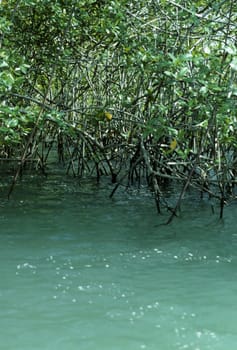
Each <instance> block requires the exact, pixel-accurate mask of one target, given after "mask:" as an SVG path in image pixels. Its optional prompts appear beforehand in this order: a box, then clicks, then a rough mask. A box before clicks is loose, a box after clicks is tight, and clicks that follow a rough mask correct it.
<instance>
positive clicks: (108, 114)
mask: <svg viewBox="0 0 237 350" xmlns="http://www.w3.org/2000/svg"><path fill="white" fill-rule="evenodd" d="M105 118H106V119H107V120H108V121H110V120H111V119H112V118H113V116H112V114H111V113H109V112H105Z"/></svg>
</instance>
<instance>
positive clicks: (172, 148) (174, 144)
mask: <svg viewBox="0 0 237 350" xmlns="http://www.w3.org/2000/svg"><path fill="white" fill-rule="evenodd" d="M176 146H177V140H175V139H173V140H172V141H171V142H170V149H171V151H173V150H174V149H175V148H176Z"/></svg>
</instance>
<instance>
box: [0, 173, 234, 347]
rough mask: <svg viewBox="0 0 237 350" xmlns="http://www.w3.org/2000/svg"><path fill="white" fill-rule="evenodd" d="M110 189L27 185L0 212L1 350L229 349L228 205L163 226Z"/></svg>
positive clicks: (200, 207) (142, 202)
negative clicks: (217, 211) (216, 213)
mask: <svg viewBox="0 0 237 350" xmlns="http://www.w3.org/2000/svg"><path fill="white" fill-rule="evenodd" d="M108 187H109V185H103V184H102V185H100V186H98V185H97V184H95V183H93V182H91V183H84V184H82V185H78V184H76V183H75V182H72V181H71V182H67V183H66V182H63V183H61V182H60V181H59V180H57V179H56V180H54V181H53V180H44V181H42V182H41V183H40V184H39V183H38V184H35V183H34V181H32V182H31V183H30V182H28V183H27V182H26V183H25V186H24V184H23V186H22V187H21V189H20V188H19V189H17V190H16V192H15V193H14V200H11V201H10V202H9V203H6V205H5V206H3V207H2V212H1V217H0V221H1V228H0V232H1V234H0V239H1V245H0V259H1V264H0V273H1V288H0V306H1V318H0V327H1V336H0V340H1V346H2V348H3V349H9V350H10V349H11V350H13V349H14V350H15V349H18V350H21V349H22V350H23V349H24V350H38V349H50V350H54V349H55V350H56V349H59V350H63V349H67V350H76V349H81V350H87V349H88V350H94V349H101V350H102V349H103V350H106V349H110V350H111V349H113V350H121V349H123V350H134V349H151V350H153V349H154V350H156V349H162V350H170V349H191V350H206V349H211V350H215V349H218V350H226V349H228V350H235V349H236V344H237V331H236V311H235V304H236V301H237V284H236V277H237V269H236V263H237V259H236V257H237V253H236V251H237V250H236V247H237V234H236V232H235V216H236V208H235V206H232V207H228V208H226V212H225V215H226V216H225V221H222V222H220V221H219V220H218V218H217V217H216V216H214V215H212V214H211V210H210V206H209V204H208V203H198V201H196V202H195V203H194V202H193V201H192V202H190V200H187V201H186V202H185V203H184V210H183V212H182V214H181V217H180V218H178V219H176V220H175V221H174V222H173V223H172V224H171V225H169V226H165V225H160V224H161V223H163V222H165V220H166V218H167V215H168V214H166V213H164V214H163V215H162V216H161V217H157V215H156V212H155V208H154V205H153V202H152V201H151V198H150V197H149V196H146V197H144V196H136V197H135V196H131V195H128V194H127V195H122V194H121V195H120V194H118V195H117V196H116V197H115V198H114V199H113V200H111V199H109V198H108V193H109V190H108ZM194 205H195V208H193V207H194ZM193 209H195V210H193Z"/></svg>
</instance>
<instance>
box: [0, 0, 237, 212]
mask: <svg viewBox="0 0 237 350" xmlns="http://www.w3.org/2000/svg"><path fill="white" fill-rule="evenodd" d="M236 21H237V4H236V2H235V1H234V0H226V1H221V0H218V1H215V3H214V4H213V2H210V1H208V0H195V1H191V0H185V1H183V0H177V1H172V0H148V1H143V0H133V1H131V0H128V1H125V0H122V1H121V0H120V1H118V0H115V1H112V0H107V1H102V0H101V1H96V0H87V1H84V0H80V1H74V0H68V1H64V0H56V1H50V0H42V1H39V0H24V1H21V0H10V1H2V2H1V3H0V157H1V161H2V163H4V162H6V160H7V161H9V162H10V161H11V162H14V161H16V162H19V160H20V166H19V168H18V169H17V171H16V174H15V178H14V181H13V185H14V182H15V181H16V180H17V178H18V175H19V173H20V171H22V169H24V167H26V166H27V164H31V166H33V167H34V169H35V170H37V169H40V170H41V171H43V172H44V173H46V172H47V163H48V161H49V157H50V155H51V154H52V152H53V151H55V149H57V153H58V158H59V161H60V162H61V163H63V164H64V165H65V167H66V169H67V173H71V174H73V175H74V176H88V175H91V174H95V175H96V176H97V178H98V179H99V177H100V176H101V175H103V174H106V175H110V176H111V179H112V182H113V183H115V188H114V191H115V190H116V189H117V187H118V186H119V185H121V184H123V185H126V186H131V185H134V184H138V185H140V184H141V182H142V181H144V179H145V180H146V182H147V184H148V185H149V186H150V188H151V190H152V191H153V193H154V196H155V199H156V204H157V209H158V211H160V204H162V205H165V206H166V207H167V208H168V209H169V210H171V218H172V217H173V215H175V214H176V212H177V209H178V207H179V205H180V201H181V199H182V197H183V195H184V193H185V191H186V189H187V188H188V187H189V186H193V187H196V188H198V189H200V191H201V193H205V192H206V193H208V194H209V195H210V196H212V197H214V198H217V199H219V200H220V204H221V213H220V215H221V216H222V211H223V206H224V204H225V202H226V201H228V200H231V199H234V198H235V193H234V188H235V183H236V170H235V166H236V161H237V157H236V156H237V138H236V126H237V116H236V107H237V106H236V98H237V82H236V81H237V80H236V72H237V44H236V40H237V39H236V38H237V35H236V34H237V29H236ZM4 164H5V163H4ZM168 181H180V182H181V183H182V184H183V190H182V191H181V193H180V198H179V200H178V203H177V205H176V207H175V208H170V207H169V205H168V204H167V203H166V200H165V195H164V194H163V193H162V188H163V185H164V184H165V183H167V182H168Z"/></svg>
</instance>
